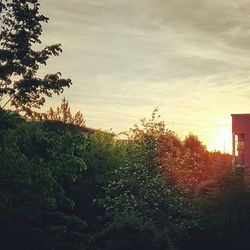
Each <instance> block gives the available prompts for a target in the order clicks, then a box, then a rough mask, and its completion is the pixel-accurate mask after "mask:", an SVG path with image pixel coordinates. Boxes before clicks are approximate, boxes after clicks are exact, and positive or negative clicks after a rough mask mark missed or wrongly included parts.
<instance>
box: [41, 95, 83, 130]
mask: <svg viewBox="0 0 250 250" xmlns="http://www.w3.org/2000/svg"><path fill="white" fill-rule="evenodd" d="M36 117H37V118H40V119H42V120H43V119H45V120H52V121H62V122H63V123H70V124H74V125H78V126H81V127H84V126H85V119H84V116H83V114H82V112H81V111H78V112H77V113H76V114H75V115H72V114H71V111H70V107H69V101H67V100H66V98H65V97H64V98H63V99H62V103H61V105H60V106H58V107H57V108H56V110H54V109H53V108H52V107H51V108H50V109H49V111H47V113H45V114H44V113H43V114H36Z"/></svg>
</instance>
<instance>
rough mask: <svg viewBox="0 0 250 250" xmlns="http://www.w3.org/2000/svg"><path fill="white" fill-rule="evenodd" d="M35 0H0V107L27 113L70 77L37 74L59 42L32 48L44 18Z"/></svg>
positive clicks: (67, 84) (57, 49) (57, 51)
mask: <svg viewBox="0 0 250 250" xmlns="http://www.w3.org/2000/svg"><path fill="white" fill-rule="evenodd" d="M39 6H40V4H39V3H38V0H2V1H1V3H0V23H1V26H0V107H1V108H5V107H6V105H7V104H8V105H10V106H13V107H15V108H16V109H18V110H19V111H23V112H25V113H26V115H31V113H32V111H31V109H32V108H39V107H41V106H42V105H43V104H44V102H45V97H46V96H47V97H51V96H52V94H53V93H55V94H60V93H62V92H63V90H64V88H65V87H70V85H71V84H72V83H71V80H70V79H64V78H62V77H61V73H60V72H57V73H54V74H47V75H45V76H44V77H43V78H40V77H38V76H37V73H38V70H39V67H40V66H41V65H46V63H47V60H48V59H49V58H50V57H51V56H58V55H59V54H60V53H61V52H62V49H61V45H60V44H54V45H50V46H46V47H45V48H43V49H42V50H35V49H34V45H38V44H40V43H41V41H40V39H39V37H40V35H41V34H42V23H47V22H48V18H47V17H46V16H44V15H41V14H40V13H39ZM36 47H37V46H36Z"/></svg>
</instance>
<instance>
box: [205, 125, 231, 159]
mask: <svg viewBox="0 0 250 250" xmlns="http://www.w3.org/2000/svg"><path fill="white" fill-rule="evenodd" d="M208 150H210V151H214V150H219V151H221V152H223V153H229V154H231V153H232V133H231V130H230V129H229V128H220V129H218V130H217V131H216V133H215V135H214V136H213V137H212V138H211V141H209V142H208Z"/></svg>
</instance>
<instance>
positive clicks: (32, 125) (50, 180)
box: [0, 110, 250, 250]
mask: <svg viewBox="0 0 250 250" xmlns="http://www.w3.org/2000/svg"><path fill="white" fill-rule="evenodd" d="M156 118H157V117H156V115H155V114H153V116H152V119H151V120H150V121H148V122H147V121H145V120H144V121H143V122H142V126H136V127H135V128H134V129H132V130H131V131H130V134H129V137H128V140H118V139H117V138H116V137H115V135H114V134H112V133H108V132H101V131H96V132H93V131H92V132H93V133H92V132H91V133H88V134H86V132H84V131H85V130H84V129H81V128H80V127H77V126H74V125H70V124H64V123H62V122H58V121H43V122H38V121H36V122H35V121H27V120H25V119H23V118H21V117H20V116H18V115H17V114H15V113H11V112H6V111H2V110H1V111H0V159H1V161H0V244H1V246H0V247H1V249H6V250H9V249H11V250H12V249H21V250H22V249H25V250H26V249H41V250H42V249H45V250H46V249H58V250H59V249H89V250H97V249H100V250H103V249H104V250H106V249H107V250H108V249H110V250H112V249H118V250H119V249H121V250H123V249H124V250H125V249H159V250H160V249H177V250H178V249H180V250H182V249H185V250H186V249H197V250H198V249H212V248H213V249H249V247H250V246H249V243H248V238H249V237H250V235H249V232H250V228H249V225H250V212H249V211H250V202H249V201H250V191H249V188H248V186H247V185H246V184H245V181H244V172H242V170H238V171H228V173H227V174H225V173H226V170H227V169H229V168H228V166H229V162H230V157H229V156H227V155H222V154H220V153H219V152H213V153H210V152H208V151H207V150H206V148H205V147H204V146H203V145H202V144H201V143H200V141H199V140H198V138H197V137H195V136H193V135H189V136H188V137H187V138H186V139H185V140H184V141H181V140H180V139H179V138H178V137H177V136H176V135H175V134H174V133H173V132H172V131H169V130H167V129H166V128H165V124H164V123H162V122H158V121H157V119H156ZM213 163H214V165H213ZM218 169H220V170H221V171H218ZM218 172H219V174H218ZM221 173H224V174H223V175H224V176H222V174H221Z"/></svg>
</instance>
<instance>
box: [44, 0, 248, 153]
mask: <svg viewBox="0 0 250 250" xmlns="http://www.w3.org/2000/svg"><path fill="white" fill-rule="evenodd" d="M41 13H43V14H44V15H46V16H48V17H49V18H50V21H49V23H48V24H47V25H45V26H44V31H43V35H42V41H43V45H46V44H47V45H48V44H53V43H61V44H62V48H63V53H62V54H61V55H60V56H59V57H56V58H53V59H50V61H49V62H48V64H47V66H46V68H42V69H41V73H46V72H50V73H52V72H58V71H60V72H61V73H62V74H63V76H65V77H69V78H71V79H72V81H73V85H72V87H71V88H70V89H67V90H66V91H65V92H64V94H63V96H65V97H66V98H67V99H68V100H69V102H70V106H71V107H72V110H73V112H75V111H78V110H81V111H82V112H83V114H84V115H85V117H86V125H87V126H89V127H93V128H102V129H110V128H112V129H113V130H114V131H115V132H120V131H125V130H128V129H129V128H130V127H132V126H133V124H135V123H139V120H140V119H141V118H144V117H146V118H148V117H150V115H151V113H152V111H153V109H154V108H155V107H158V108H159V113H160V114H161V118H162V120H164V121H165V122H166V124H167V128H169V129H171V130H174V131H175V132H176V133H177V134H178V135H179V136H180V137H181V138H184V137H185V136H186V135H188V134H189V133H190V132H191V133H193V134H196V135H197V136H198V137H199V138H200V140H201V141H202V142H203V143H204V144H205V145H207V147H208V149H209V150H221V151H226V152H230V151H231V114H232V113H249V112H250V98H249V96H250V84H249V83H250V74H249V69H250V1H249V0H237V1H232V2H231V1H228V0H67V1H61V0H53V1H51V0H42V1H41ZM61 98H62V96H60V97H56V98H52V99H51V100H49V99H48V101H47V103H46V106H45V108H47V107H50V106H54V107H56V106H57V105H59V104H60V101H61Z"/></svg>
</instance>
